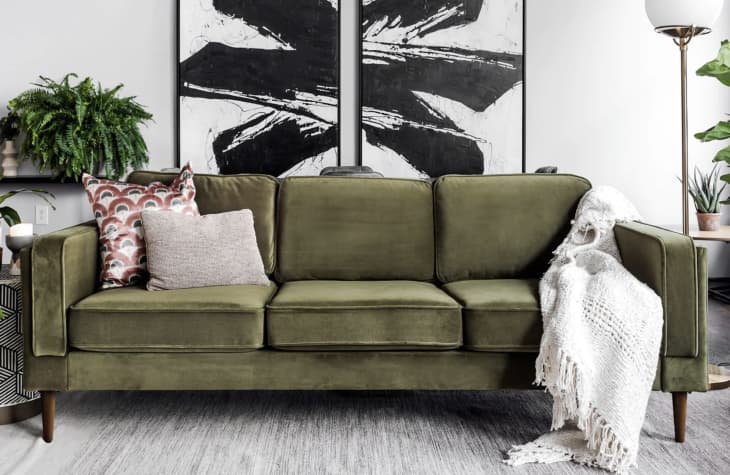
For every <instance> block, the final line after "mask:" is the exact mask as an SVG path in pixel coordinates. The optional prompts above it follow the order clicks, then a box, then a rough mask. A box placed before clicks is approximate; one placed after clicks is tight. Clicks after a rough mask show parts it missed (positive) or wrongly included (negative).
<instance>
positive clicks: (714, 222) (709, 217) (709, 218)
mask: <svg viewBox="0 0 730 475" xmlns="http://www.w3.org/2000/svg"><path fill="white" fill-rule="evenodd" d="M721 216H722V215H721V214H720V213H697V224H698V225H699V227H700V231H717V230H718V229H720V217H721Z"/></svg>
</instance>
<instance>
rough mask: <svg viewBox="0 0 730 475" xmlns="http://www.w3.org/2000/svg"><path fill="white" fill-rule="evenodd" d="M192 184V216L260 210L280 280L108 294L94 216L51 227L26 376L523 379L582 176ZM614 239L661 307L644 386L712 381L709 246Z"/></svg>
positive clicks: (392, 381)
mask: <svg viewBox="0 0 730 475" xmlns="http://www.w3.org/2000/svg"><path fill="white" fill-rule="evenodd" d="M174 176H175V174H174V173H173V174H160V173H152V172H135V173H133V174H132V175H131V176H130V178H129V179H130V181H133V182H135V183H149V182H150V181H152V180H161V181H163V182H169V181H171V180H172V178H173V177H174ZM195 181H196V185H197V187H198V195H197V198H196V199H197V201H198V204H199V206H200V210H201V212H203V213H215V212H221V211H229V210H234V209H241V208H249V209H252V210H253V213H254V217H255V225H256V233H257V238H258V244H259V248H260V250H261V252H262V254H263V258H264V262H265V265H266V267H267V271H268V272H269V273H270V274H271V275H273V276H275V277H276V279H275V280H276V282H277V284H272V285H270V286H269V287H265V286H262V287H249V286H238V287H230V288H222V287H219V288H209V289H194V290H180V291H164V292H147V291H145V290H143V289H140V288H128V289H112V290H107V291H101V292H100V291H98V289H97V285H98V276H99V272H98V265H99V263H98V261H99V251H98V233H97V231H96V225H95V223H87V224H82V225H78V226H74V227H71V228H68V229H64V230H61V231H56V232H53V233H49V234H47V235H44V236H42V237H40V238H39V239H38V240H37V241H36V244H35V246H34V248H33V250H32V251H31V252H28V251H26V252H24V253H23V287H24V295H25V296H26V299H25V310H24V312H23V319H24V320H23V326H24V330H25V332H26V333H27V335H29V338H26V346H25V377H24V380H25V384H26V388H27V389H41V390H83V389H151V390H155V389H165V390H168V389H489V388H524V387H529V385H530V383H531V381H532V380H533V379H534V361H535V356H536V351H537V349H538V344H539V340H540V336H541V321H540V312H539V299H538V294H537V279H539V278H540V276H541V275H542V273H543V272H544V271H545V270H546V269H547V266H548V261H549V258H550V255H551V252H552V250H553V249H554V248H555V247H556V246H557V245H558V244H559V243H560V241H561V239H563V236H564V235H565V233H566V232H567V229H568V226H569V224H570V220H571V218H572V217H573V214H574V212H575V208H576V205H577V203H578V200H579V199H580V198H581V196H582V195H583V194H584V193H585V192H586V191H587V190H588V189H589V188H590V184H589V183H588V182H587V181H585V180H584V179H582V178H578V177H573V176H566V175H520V176H511V175H507V176H484V177H478V176H471V177H461V176H453V177H443V178H441V179H439V180H438V181H437V182H436V183H435V184H431V183H430V182H428V181H419V180H397V179H376V178H368V179H364V178H319V177H317V178H287V179H285V180H283V181H282V182H280V183H279V182H277V181H276V180H275V179H273V178H271V177H265V176H260V175H236V176H206V175H198V176H196V177H195ZM616 238H617V241H618V245H619V248H620V250H621V255H622V257H623V260H624V264H625V265H626V267H627V268H628V269H629V270H630V271H631V272H632V273H633V274H634V275H636V276H637V277H638V278H639V279H641V280H642V281H644V282H646V283H647V284H648V285H649V286H651V287H652V288H653V289H654V290H655V291H656V292H657V293H658V294H659V295H660V297H661V298H662V302H663V303H664V313H665V315H664V319H665V326H664V341H663V348H662V353H661V356H660V358H659V361H658V372H657V377H656V382H655V388H656V389H661V390H663V391H704V390H706V389H707V335H706V334H707V302H706V298H707V263H706V252H705V250H704V249H703V248H695V246H694V244H693V243H692V241H691V240H690V239H689V238H686V237H684V236H682V235H679V234H676V233H672V232H669V231H666V230H662V229H659V228H655V227H652V226H648V225H646V224H642V223H628V224H622V225H619V226H617V227H616ZM277 285H278V288H277ZM282 350H287V351H282ZM301 350H306V351H301Z"/></svg>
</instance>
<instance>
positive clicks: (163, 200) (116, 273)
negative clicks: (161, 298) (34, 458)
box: [83, 164, 200, 289]
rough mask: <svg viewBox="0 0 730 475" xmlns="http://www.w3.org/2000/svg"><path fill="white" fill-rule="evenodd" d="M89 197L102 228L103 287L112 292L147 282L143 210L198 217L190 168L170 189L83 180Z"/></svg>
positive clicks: (86, 177)
mask: <svg viewBox="0 0 730 475" xmlns="http://www.w3.org/2000/svg"><path fill="white" fill-rule="evenodd" d="M83 183H84V189H85V190H86V196H87V197H88V198H89V203H91V208H92V211H93V212H94V217H95V218H96V223H97V224H98V225H99V241H100V247H101V287H102V288H103V289H111V288H115V287H125V286H128V285H135V284H139V283H141V282H144V281H145V280H146V279H147V256H146V250H145V242H144V228H143V227H142V216H141V215H142V210H151V209H165V210H171V211H175V212H178V213H182V214H186V215H191V216H198V215H199V214H200V213H199V212H198V205H197V204H196V203H195V185H194V184H193V171H192V169H191V168H190V164H188V165H186V166H185V167H183V169H182V170H181V171H180V175H178V176H177V178H175V180H174V181H173V182H172V184H170V186H166V185H164V184H162V183H160V182H153V183H150V184H149V185H148V186H142V185H133V184H130V183H124V182H119V181H113V180H107V179H104V178H95V177H93V176H91V175H84V176H83Z"/></svg>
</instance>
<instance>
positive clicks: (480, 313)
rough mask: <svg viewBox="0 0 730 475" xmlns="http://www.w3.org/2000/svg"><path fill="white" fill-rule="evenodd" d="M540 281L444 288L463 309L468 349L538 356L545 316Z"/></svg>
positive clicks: (471, 283)
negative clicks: (514, 352) (543, 314)
mask: <svg viewBox="0 0 730 475" xmlns="http://www.w3.org/2000/svg"><path fill="white" fill-rule="evenodd" d="M537 287H538V281H537V280H536V279H490V280H462V281H459V282H451V283H449V284H446V285H444V290H445V291H446V292H448V293H449V294H450V295H452V296H453V297H454V298H455V299H456V300H457V301H458V302H459V303H460V304H461V305H462V306H463V307H464V310H463V313H464V348H466V349H468V350H474V351H527V352H537V351H538V349H539V347H540V337H541V336H542V315H541V314H540V298H539V295H538V293H537Z"/></svg>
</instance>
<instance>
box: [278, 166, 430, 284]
mask: <svg viewBox="0 0 730 475" xmlns="http://www.w3.org/2000/svg"><path fill="white" fill-rule="evenodd" d="M278 236H279V237H278V257H277V274H276V275H277V280H279V281H280V282H286V281H293V280H312V279H329V280H399V279H404V280H424V281H425V280H432V279H433V278H434V237H433V236H434V230H433V196H432V189H431V184H430V183H428V182H424V181H419V180H399V179H388V178H353V177H347V178H345V177H340V178H337V177H292V178H287V179H285V180H284V181H282V182H281V184H280V187H279V218H278Z"/></svg>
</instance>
